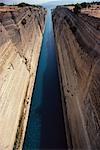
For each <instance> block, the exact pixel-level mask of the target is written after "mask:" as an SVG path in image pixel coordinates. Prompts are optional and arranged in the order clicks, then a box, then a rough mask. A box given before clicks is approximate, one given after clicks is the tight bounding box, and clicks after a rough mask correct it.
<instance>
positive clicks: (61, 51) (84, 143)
mask: <svg viewBox="0 0 100 150" xmlns="http://www.w3.org/2000/svg"><path fill="white" fill-rule="evenodd" d="M53 24H54V33H55V39H56V45H57V57H58V67H59V74H60V80H61V87H62V88H61V90H62V94H63V95H62V97H63V99H62V103H63V108H64V118H65V124H66V136H67V139H68V144H69V147H73V148H74V149H100V29H99V27H100V19H99V18H94V17H89V16H87V15H85V14H80V15H78V16H77V15H75V14H74V13H73V12H72V11H71V10H69V9H67V8H65V7H57V8H56V9H55V10H54V12H53Z"/></svg>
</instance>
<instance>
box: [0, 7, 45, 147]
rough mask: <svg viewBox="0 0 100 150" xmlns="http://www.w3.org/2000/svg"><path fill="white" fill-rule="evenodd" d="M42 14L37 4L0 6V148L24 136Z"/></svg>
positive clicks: (43, 19) (12, 144)
mask: <svg viewBox="0 0 100 150" xmlns="http://www.w3.org/2000/svg"><path fill="white" fill-rule="evenodd" d="M45 14H46V11H45V10H44V9H43V8H40V7H39V8H38V7H34V8H33V7H31V6H30V7H23V8H18V7H15V8H14V9H9V8H7V9H6V7H5V10H4V8H3V7H1V8H0V150H6V149H7V150H12V149H13V146H14V142H15V138H16V136H17V141H16V142H15V147H16V145H17V148H18V145H19V144H21V142H23V139H24V133H25V128H26V123H27V118H28V111H29V106H30V100H31V96H32V89H33V86H34V81H35V76H36V70H37V65H38V60H39V55H40V47H41V42H42V37H43V31H44V24H45ZM16 133H17V135H16ZM19 139H20V143H18V142H19Z"/></svg>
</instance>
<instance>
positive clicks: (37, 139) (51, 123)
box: [23, 10, 67, 150]
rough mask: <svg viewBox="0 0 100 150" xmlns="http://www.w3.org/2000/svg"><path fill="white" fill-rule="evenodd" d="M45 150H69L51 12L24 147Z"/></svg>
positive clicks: (25, 149)
mask: <svg viewBox="0 0 100 150" xmlns="http://www.w3.org/2000/svg"><path fill="white" fill-rule="evenodd" d="M43 148H46V149H48V148H53V149H58V148H59V149H62V148H63V149H67V142H66V134H65V126H64V118H63V110H62V103H61V93H60V85H59V77H58V70H57V61H56V53H55V41H54V34H53V27H52V19H51V11H50V10H48V14H47V20H46V28H45V32H44V38H43V43H42V47H41V56H40V61H39V66H38V71H37V77H36V82H35V88H34V92H33V96H32V103H31V107H30V114H29V120H28V125H27V130H26V136H25V141H24V145H23V150H28V149H29V150H33V149H43Z"/></svg>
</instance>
